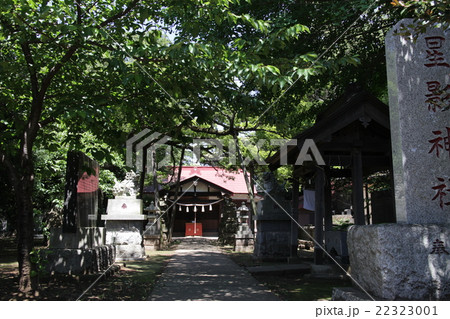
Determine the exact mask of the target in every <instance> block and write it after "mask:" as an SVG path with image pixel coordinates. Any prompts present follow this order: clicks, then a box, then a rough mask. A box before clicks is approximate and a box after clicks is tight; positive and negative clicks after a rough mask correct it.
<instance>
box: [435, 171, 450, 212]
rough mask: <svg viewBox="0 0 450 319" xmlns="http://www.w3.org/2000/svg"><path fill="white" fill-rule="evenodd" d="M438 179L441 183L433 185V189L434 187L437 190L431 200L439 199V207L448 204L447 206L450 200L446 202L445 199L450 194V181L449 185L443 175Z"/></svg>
mask: <svg viewBox="0 0 450 319" xmlns="http://www.w3.org/2000/svg"><path fill="white" fill-rule="evenodd" d="M437 180H438V184H439V185H436V186H433V187H431V188H432V189H434V190H435V191H436V194H435V195H434V197H433V198H432V199H431V200H436V199H437V200H438V202H439V207H441V208H444V205H446V206H448V205H450V201H448V202H445V200H444V198H445V197H446V196H447V195H449V194H450V183H449V184H448V185H447V184H446V183H445V182H446V181H445V179H444V178H442V177H438V178H437ZM448 181H449V182H450V178H449V179H448ZM449 197H450V196H449ZM449 199H450V198H449Z"/></svg>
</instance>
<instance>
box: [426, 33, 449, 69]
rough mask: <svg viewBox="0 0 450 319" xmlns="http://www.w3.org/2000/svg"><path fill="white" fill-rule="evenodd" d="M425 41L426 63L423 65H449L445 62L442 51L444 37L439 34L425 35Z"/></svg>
mask: <svg viewBox="0 0 450 319" xmlns="http://www.w3.org/2000/svg"><path fill="white" fill-rule="evenodd" d="M425 42H426V46H427V49H428V50H426V51H427V63H425V64H424V65H425V66H426V67H433V66H444V67H450V64H448V63H447V61H446V59H445V56H444V53H443V52H442V50H443V44H444V42H445V38H444V37H440V36H435V37H426V38H425Z"/></svg>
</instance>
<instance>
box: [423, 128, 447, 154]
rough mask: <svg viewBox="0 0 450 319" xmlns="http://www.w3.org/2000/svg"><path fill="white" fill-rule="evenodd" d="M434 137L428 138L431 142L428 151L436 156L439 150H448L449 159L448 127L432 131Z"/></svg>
mask: <svg viewBox="0 0 450 319" xmlns="http://www.w3.org/2000/svg"><path fill="white" fill-rule="evenodd" d="M433 135H434V136H435V138H434V139H431V140H428V142H429V143H431V145H432V146H431V148H430V151H429V152H428V153H433V154H435V155H436V157H439V156H440V154H441V153H440V152H441V151H443V152H448V155H449V159H450V127H446V128H445V130H438V131H433Z"/></svg>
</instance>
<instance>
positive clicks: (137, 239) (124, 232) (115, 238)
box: [106, 220, 144, 245]
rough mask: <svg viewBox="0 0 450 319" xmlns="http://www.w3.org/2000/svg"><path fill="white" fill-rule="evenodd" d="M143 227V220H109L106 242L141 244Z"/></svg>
mask: <svg viewBox="0 0 450 319" xmlns="http://www.w3.org/2000/svg"><path fill="white" fill-rule="evenodd" d="M143 227H144V226H143V222H142V221H129V220H108V221H107V222H106V244H114V245H140V244H141V243H142V229H143Z"/></svg>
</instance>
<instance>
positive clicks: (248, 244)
mask: <svg viewBox="0 0 450 319" xmlns="http://www.w3.org/2000/svg"><path fill="white" fill-rule="evenodd" d="M249 213H250V210H249V209H248V207H247V206H246V205H245V202H242V205H241V206H240V207H239V208H238V209H237V210H236V217H237V220H238V230H237V231H236V234H235V237H234V238H235V241H234V242H235V245H234V250H235V251H237V252H253V233H252V231H251V229H250V227H249V226H248V220H249V218H250V216H249Z"/></svg>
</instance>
